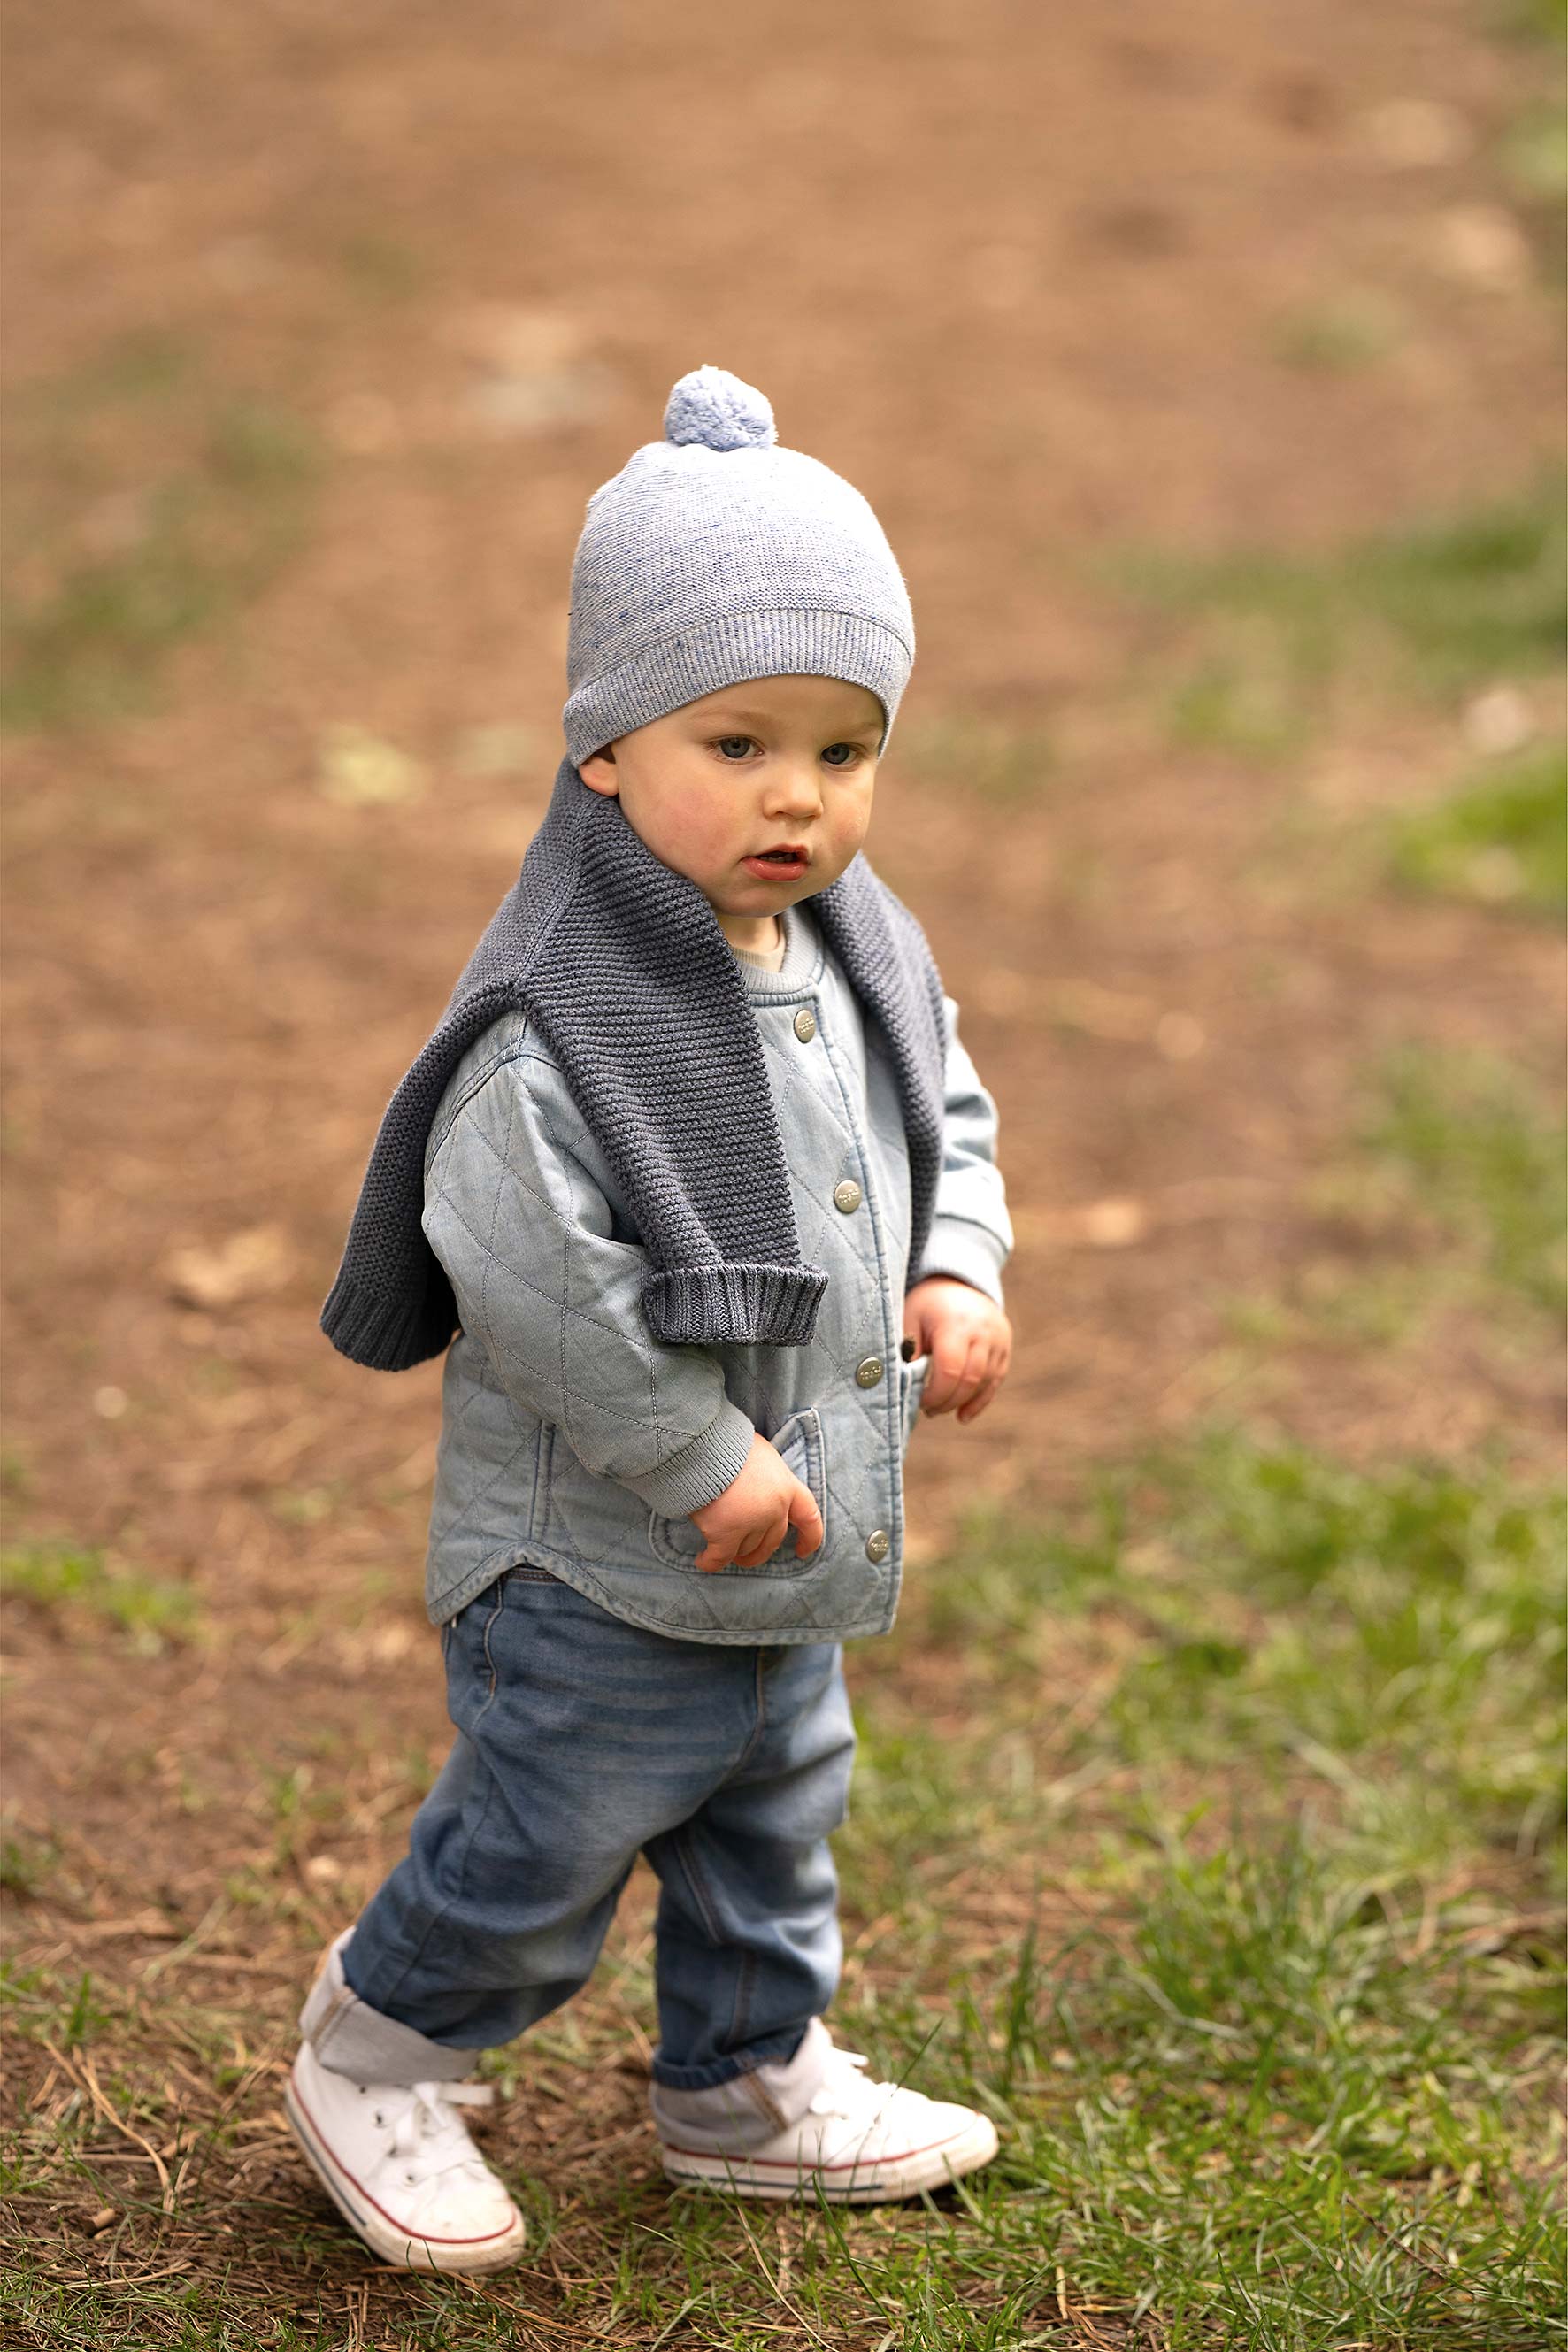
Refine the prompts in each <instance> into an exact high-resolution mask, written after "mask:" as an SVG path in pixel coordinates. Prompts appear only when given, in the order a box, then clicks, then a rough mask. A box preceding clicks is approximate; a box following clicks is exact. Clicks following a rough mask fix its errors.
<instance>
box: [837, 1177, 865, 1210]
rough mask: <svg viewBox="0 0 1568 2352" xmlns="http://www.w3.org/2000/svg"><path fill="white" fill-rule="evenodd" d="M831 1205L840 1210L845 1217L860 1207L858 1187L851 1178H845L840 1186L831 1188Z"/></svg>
mask: <svg viewBox="0 0 1568 2352" xmlns="http://www.w3.org/2000/svg"><path fill="white" fill-rule="evenodd" d="M833 1205H834V1207H835V1208H836V1209H842V1210H843V1212H844V1213H845V1215H846V1216H848V1215H849V1213H851V1211H852V1210H855V1209H858V1207H859V1206H860V1187H859V1185H858V1184H857V1183H856V1181H855V1179H854V1178H853V1177H852V1176H846V1178H845V1179H844V1181H843V1183H842V1184H835V1186H834V1187H833Z"/></svg>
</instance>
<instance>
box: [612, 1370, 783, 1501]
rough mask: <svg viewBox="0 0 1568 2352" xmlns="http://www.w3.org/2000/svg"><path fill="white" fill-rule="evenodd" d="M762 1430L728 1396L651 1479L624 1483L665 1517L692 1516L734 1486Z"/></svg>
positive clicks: (649, 1477)
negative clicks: (755, 1438)
mask: <svg viewBox="0 0 1568 2352" xmlns="http://www.w3.org/2000/svg"><path fill="white" fill-rule="evenodd" d="M755 1435H756V1431H755V1430H754V1429H753V1428H752V1424H751V1423H750V1422H749V1421H748V1420H747V1419H746V1416H745V1414H744V1413H743V1412H742V1411H741V1409H740V1407H739V1406H738V1405H733V1404H731V1402H730V1400H729V1398H728V1397H726V1398H725V1400H724V1402H723V1403H722V1404H721V1406H720V1408H719V1411H718V1412H717V1413H716V1414H715V1415H714V1417H713V1419H712V1420H711V1421H710V1423H709V1424H708V1426H707V1428H706V1429H705V1430H704V1431H703V1432H702V1433H701V1435H700V1436H699V1437H694V1438H693V1439H692V1441H691V1443H690V1444H689V1445H684V1446H682V1448H681V1450H680V1452H679V1454H671V1455H670V1457H669V1460H668V1462H661V1463H660V1464H659V1465H658V1469H657V1470H651V1471H649V1473H648V1475H647V1477H646V1478H623V1479H622V1481H621V1484H622V1486H627V1487H629V1488H630V1489H631V1492H632V1493H633V1494H634V1495H636V1496H639V1497H640V1499H641V1500H642V1501H643V1502H645V1503H646V1504H647V1507H648V1509H649V1510H650V1511H657V1512H658V1516H659V1517H660V1518H661V1519H689V1517H691V1514H692V1512H693V1511H700V1510H701V1508H702V1507H703V1505H704V1504H705V1503H711V1502H714V1501H716V1500H717V1498H718V1496H721V1494H722V1493H723V1492H724V1489H725V1487H726V1486H733V1485H734V1483H735V1481H736V1479H737V1478H738V1477H739V1476H740V1475H741V1473H742V1470H743V1469H744V1468H745V1465H746V1458H747V1456H748V1455H749V1454H750V1453H751V1450H752V1438H753V1437H754V1436H755Z"/></svg>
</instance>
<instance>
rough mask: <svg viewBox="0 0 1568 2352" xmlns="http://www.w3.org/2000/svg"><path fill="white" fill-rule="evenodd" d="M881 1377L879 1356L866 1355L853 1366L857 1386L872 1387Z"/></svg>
mask: <svg viewBox="0 0 1568 2352" xmlns="http://www.w3.org/2000/svg"><path fill="white" fill-rule="evenodd" d="M881 1377H882V1359H881V1358H880V1356H867V1357H866V1358H864V1360H862V1361H861V1362H860V1363H858V1364H857V1365H856V1367H855V1381H856V1385H857V1387H858V1388H863V1389H874V1388H875V1387H876V1385H877V1383H878V1381H879V1380H880V1379H881Z"/></svg>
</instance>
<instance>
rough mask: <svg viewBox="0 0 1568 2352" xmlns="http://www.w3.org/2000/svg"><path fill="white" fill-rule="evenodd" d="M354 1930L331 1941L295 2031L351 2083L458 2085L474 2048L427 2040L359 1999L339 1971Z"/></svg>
mask: <svg viewBox="0 0 1568 2352" xmlns="http://www.w3.org/2000/svg"><path fill="white" fill-rule="evenodd" d="M352 1935H353V1929H352V1928H349V1929H347V1930H345V1932H344V1933H343V1934H342V1935H341V1936H340V1937H338V1939H337V1941H336V1943H334V1944H333V1945H332V1947H331V1950H330V1951H329V1952H328V1954H327V1958H326V1962H325V1965H324V1966H323V1968H322V1969H321V1975H320V1976H319V1977H318V1978H317V1979H316V1981H315V1983H314V1984H313V1985H312V1986H311V1988H310V1995H309V1997H308V1999H307V2000H306V2002H305V2006H304V2008H303V2009H302V2010H301V2011H300V2032H301V2033H302V2034H303V2035H304V2037H305V2039H306V2041H307V2042H309V2043H310V2046H311V2048H312V2049H313V2050H314V2052H315V2053H316V2056H317V2057H318V2058H319V2059H320V2061H321V2064H322V2065H323V2066H325V2067H326V2068H327V2070H328V2072H329V2073H330V2074H344V2075H346V2076H347V2077H348V2079H349V2081H350V2082H351V2083H398V2084H412V2083H457V2082H460V2081H461V2079H462V2077H463V2076H464V2075H465V2074H472V2072H473V2069H474V2061H475V2060H476V2058H477V2057H478V2056H479V2053H478V2051H476V2050H454V2049H450V2048H449V2047H448V2046H447V2044H446V2043H445V2042H432V2041H431V2040H430V2038H429V2036H428V2035H427V2034H424V2033H416V2032H415V2030H414V2028H413V2027H412V2026H411V2025H400V2024H399V2022H398V2021H397V2019H396V2018H395V2017H387V2016H384V2014H383V2012H382V2011H380V2010H379V2009H372V2007H371V2005H370V2003H369V2001H368V2000H361V1999H360V1996H359V1994H358V1993H357V1992H355V1990H354V1989H353V1986H352V1985H351V1984H350V1982H349V1980H348V1978H347V1976H346V1975H345V1973H344V1969H343V1948H344V1947H345V1945H346V1944H347V1943H348V1941H349V1937H351V1936H352Z"/></svg>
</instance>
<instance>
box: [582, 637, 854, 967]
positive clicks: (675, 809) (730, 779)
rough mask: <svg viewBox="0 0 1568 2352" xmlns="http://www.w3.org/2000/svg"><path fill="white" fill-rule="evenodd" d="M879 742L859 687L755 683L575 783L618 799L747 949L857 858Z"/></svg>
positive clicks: (640, 733)
mask: <svg viewBox="0 0 1568 2352" xmlns="http://www.w3.org/2000/svg"><path fill="white" fill-rule="evenodd" d="M881 737H882V706H881V704H880V703H879V701H878V699H877V698H876V696H875V695H874V694H869V693H868V692H867V690H866V688H864V687H860V686H847V685H846V684H845V683H844V681H843V680H842V679H841V678H834V677H763V678H748V679H747V680H746V681H745V682H744V683H743V684H742V685H740V686H727V687H722V688H720V690H719V691H718V693H716V694H705V695H703V696H702V698H701V699H700V701H697V702H688V703H684V704H683V705H682V706H681V708H680V709H679V710H672V711H669V712H668V714H667V715H666V716H665V717H664V718H663V719H652V720H650V721H649V723H648V725H647V726H646V727H638V728H636V729H634V730H633V731H632V733H631V734H629V735H622V736H620V737H618V738H617V739H616V741H615V742H614V743H613V744H611V745H610V746H609V747H608V748H607V749H606V750H605V751H595V754H594V756H593V757H592V759H589V760H584V761H583V763H582V766H581V769H580V771H579V772H580V774H581V775H582V778H583V782H584V783H585V784H589V785H591V786H592V787H593V789H594V791H595V792H596V793H606V794H608V795H610V796H612V797H613V796H615V795H616V794H617V793H618V794H619V797H620V803H621V807H622V808H623V810H624V811H625V813H626V821H627V823H628V824H630V825H631V827H632V830H633V831H634V832H635V833H636V834H637V835H639V836H640V838H641V839H642V840H643V841H645V842H646V843H647V846H648V847H649V848H650V849H651V850H652V851H653V854H654V856H656V857H658V858H661V859H662V860H663V862H664V863H665V865H666V866H673V867H674V869H675V871H676V872H677V873H678V874H684V875H685V876H686V877H687V878H688V880H689V881H691V882H695V883H696V885H697V887H698V888H699V889H700V891H701V892H702V895H703V897H704V898H706V899H707V900H708V903H709V905H710V907H711V908H713V911H714V913H715V914H716V915H717V916H718V917H719V919H720V922H721V925H722V927H723V928H724V929H725V930H726V931H728V932H729V933H730V935H731V938H733V939H735V940H736V941H737V943H738V944H740V945H745V944H746V941H747V939H748V937H749V936H752V937H754V936H757V935H758V934H760V933H761V932H762V931H763V929H764V928H765V929H768V930H771V929H772V923H773V917H774V916H775V915H777V914H778V913H779V911H780V910H781V908H784V907H793V906H794V905H795V902H796V900H797V899H800V898H813V897H815V896H816V892H817V891H819V890H826V887H827V886H828V884H829V883H830V882H836V881H837V879H838V877H839V876H840V875H841V874H842V873H843V871H844V869H845V867H846V866H847V865H848V864H849V861H850V859H851V858H852V857H853V856H855V853H856V851H857V850H858V848H859V846H860V845H861V843H862V842H863V841H864V840H865V838H866V829H867V827H868V824H870V821H871V785H872V782H873V780H874V778H875V776H876V772H877V747H878V745H879V742H880V740H881ZM786 850H787V851H791V852H794V853H795V855H794V856H790V857H788V858H784V857H781V856H778V855H777V853H779V852H781V851H786ZM770 852H773V853H774V855H773V856H770V855H769V853H770Z"/></svg>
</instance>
